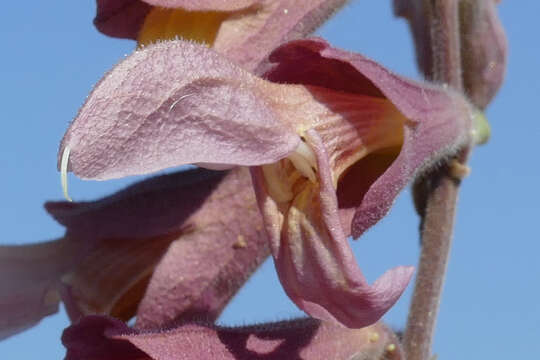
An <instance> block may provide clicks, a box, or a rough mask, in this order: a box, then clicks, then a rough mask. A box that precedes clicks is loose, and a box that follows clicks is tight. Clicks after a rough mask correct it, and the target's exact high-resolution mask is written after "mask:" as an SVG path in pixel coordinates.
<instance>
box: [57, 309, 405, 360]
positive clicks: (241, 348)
mask: <svg viewBox="0 0 540 360" xmlns="http://www.w3.org/2000/svg"><path fill="white" fill-rule="evenodd" d="M62 342H63V343H64V345H65V346H66V348H67V354H66V360H93V359H115V360H135V359H137V360H158V359H159V360H201V359H213V360H253V359H265V360H281V359H310V360H327V359H335V360H351V359H366V360H376V359H383V358H384V359H388V360H400V359H403V358H404V357H403V352H402V350H401V348H400V346H399V343H398V339H397V338H396V337H395V335H394V334H393V333H392V331H391V330H389V329H388V328H387V327H386V326H384V325H383V324H380V323H377V324H374V325H372V326H369V327H365V328H362V329H347V328H344V327H341V326H337V325H335V324H331V323H328V322H319V321H317V320H314V319H310V318H308V319H297V320H291V321H282V322H278V323H272V324H259V325H254V326H245V327H237V328H231V327H220V326H215V325H210V324H202V323H187V324H181V325H179V326H176V327H174V328H167V329H160V330H159V331H157V330H153V331H141V330H137V329H131V328H129V327H128V326H126V325H125V324H124V323H122V322H121V321H118V320H116V319H112V318H108V317H103V316H88V317H85V318H83V319H81V321H80V322H79V323H77V324H74V325H72V326H71V327H69V328H67V329H66V330H65V331H64V334H63V336H62ZM97 344H99V346H96V345H97Z"/></svg>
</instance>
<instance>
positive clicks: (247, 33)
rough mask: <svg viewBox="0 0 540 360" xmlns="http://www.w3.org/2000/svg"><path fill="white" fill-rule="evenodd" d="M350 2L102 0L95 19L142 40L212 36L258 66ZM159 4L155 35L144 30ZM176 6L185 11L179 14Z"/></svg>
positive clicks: (249, 65)
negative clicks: (272, 52) (176, 11)
mask: <svg viewBox="0 0 540 360" xmlns="http://www.w3.org/2000/svg"><path fill="white" fill-rule="evenodd" d="M345 3H346V0H235V1H222V0H206V1H194V0H168V1H167V0H144V1H143V0H97V5H98V6H97V14H96V18H95V20H94V23H95V25H96V27H97V28H98V29H99V30H100V31H101V32H103V33H105V34H106V35H109V36H114V37H122V38H130V39H138V40H139V41H140V40H141V39H142V40H143V41H142V43H149V42H155V41H157V40H167V39H173V38H174V37H176V36H178V37H182V38H186V39H191V40H203V39H205V40H209V41H208V43H209V44H212V45H214V47H215V49H216V50H218V51H219V52H221V53H222V54H224V55H226V56H227V57H229V58H230V59H232V60H234V61H235V62H237V63H238V64H240V65H242V66H243V67H244V68H246V69H248V70H253V69H255V68H256V67H257V66H258V65H260V63H261V61H263V60H264V59H265V58H266V56H267V55H268V54H269V53H270V52H271V51H272V50H273V49H274V48H275V47H276V46H278V45H279V44H281V43H283V42H286V41H289V40H293V39H298V38H302V37H304V36H306V35H308V34H310V33H312V32H313V31H315V29H316V28H317V27H319V26H320V25H321V24H322V23H323V22H324V21H326V20H327V19H328V18H329V17H330V16H331V15H332V14H333V13H334V12H336V11H337V10H338V9H339V8H340V7H342V6H343V5H344V4H345ZM157 8H159V9H162V10H163V11H164V12H163V14H162V15H163V16H162V17H156V19H152V20H158V22H161V24H159V23H155V24H152V27H153V30H151V31H150V34H144V31H145V30H143V29H146V26H147V25H148V24H146V23H145V22H146V21H147V20H148V19H147V16H148V14H149V13H150V11H151V10H152V9H157ZM175 10H178V11H180V13H179V15H181V16H179V17H178V18H177V17H175V14H174V11H175ZM170 11H173V12H172V13H171V12H170ZM158 18H159V19H158ZM179 21H180V22H182V23H178V22H179ZM171 22H174V23H171ZM141 34H142V35H143V37H142V38H141ZM150 40H152V41H150Z"/></svg>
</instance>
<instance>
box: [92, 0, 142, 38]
mask: <svg viewBox="0 0 540 360" xmlns="http://www.w3.org/2000/svg"><path fill="white" fill-rule="evenodd" d="M96 5H97V9H96V17H95V18H94V25H95V26H96V28H97V29H98V30H99V31H101V32H102V33H104V34H106V35H109V36H113V37H118V38H129V39H135V38H136V37H137V34H138V33H139V29H140V28H141V26H142V25H143V23H144V19H145V18H146V15H147V14H148V12H149V11H150V9H152V6H151V5H149V4H147V3H145V2H143V1H140V0H96Z"/></svg>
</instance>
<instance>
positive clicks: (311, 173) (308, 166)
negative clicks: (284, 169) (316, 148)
mask: <svg viewBox="0 0 540 360" xmlns="http://www.w3.org/2000/svg"><path fill="white" fill-rule="evenodd" d="M288 159H289V160H291V162H292V163H293V165H294V167H295V168H296V169H297V170H298V171H300V172H301V173H302V175H304V176H305V177H307V178H308V179H309V180H311V181H312V182H316V181H317V176H316V171H317V159H316V158H315V154H314V153H313V151H312V150H311V148H310V147H309V146H308V145H307V144H306V143H305V142H303V141H301V142H300V144H299V145H298V147H297V148H296V150H295V151H294V152H293V153H292V154H290V155H289V156H288Z"/></svg>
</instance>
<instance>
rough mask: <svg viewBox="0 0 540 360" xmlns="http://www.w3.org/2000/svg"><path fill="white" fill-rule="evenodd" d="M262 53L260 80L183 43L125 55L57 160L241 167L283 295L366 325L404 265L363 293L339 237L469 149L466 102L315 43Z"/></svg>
mask: <svg viewBox="0 0 540 360" xmlns="http://www.w3.org/2000/svg"><path fill="white" fill-rule="evenodd" d="M269 59H270V62H271V63H270V64H269V67H268V72H267V73H266V74H265V77H266V78H267V79H268V80H263V79H261V78H258V77H256V76H254V75H252V74H250V73H248V72H246V71H245V70H243V69H242V68H239V67H238V66H236V65H235V64H234V63H231V62H230V61H228V60H227V59H225V58H224V57H222V56H220V55H219V54H217V53H216V52H214V51H212V50H210V49H208V48H206V47H204V46H199V45H195V44H192V43H188V42H183V41H169V42H162V43H159V44H155V45H152V46H148V47H146V48H144V49H142V50H139V51H136V52H135V53H134V54H133V55H131V56H130V57H129V58H127V59H126V60H125V61H123V62H122V63H120V64H119V65H118V66H117V67H116V68H114V69H113V70H112V71H111V72H110V73H109V74H108V75H106V76H105V78H104V79H103V80H102V81H101V82H100V83H99V84H98V86H96V88H95V89H94V90H93V91H92V93H91V94H90V96H89V98H88V99H87V101H86V103H85V104H84V106H83V107H82V109H81V111H80V112H79V114H78V116H77V118H76V119H75V120H74V122H73V123H72V124H71V126H70V128H69V129H68V131H67V133H66V135H65V136H64V139H63V140H62V144H61V148H60V155H59V163H64V164H66V165H67V166H68V167H67V169H70V170H71V171H73V172H74V173H75V174H76V175H78V176H80V177H82V178H87V179H99V180H104V179H110V178H116V177H122V176H127V175H133V174H142V173H149V172H153V171H157V170H159V169H163V168H167V167H171V166H177V165H181V164H190V163H198V164H202V165H204V166H206V167H210V168H227V167H232V166H237V165H240V166H249V167H251V168H252V170H251V171H252V177H253V183H254V188H255V191H256V194H257V199H258V203H259V208H260V210H261V213H262V215H263V218H264V222H265V226H266V230H267V233H268V236H269V240H270V247H271V249H272V254H273V256H274V260H275V263H276V268H277V271H278V274H279V276H280V279H281V282H282V284H283V286H284V288H285V291H286V292H287V294H288V295H289V296H290V298H291V299H292V300H293V301H294V302H295V303H296V304H297V305H298V306H299V307H300V308H302V309H303V310H305V311H306V312H307V313H309V314H310V315H312V316H314V317H317V318H320V319H328V320H335V321H336V320H337V321H338V322H341V323H342V324H345V325H346V326H348V327H363V326H367V325H369V324H372V323H374V322H376V321H377V320H378V319H379V318H380V317H381V316H382V315H383V314H384V313H385V312H386V311H387V310H388V309H389V308H390V307H391V306H392V305H393V304H394V303H395V301H397V299H398V298H399V296H400V295H401V293H402V292H403V290H404V289H405V287H406V285H407V283H408V281H409V279H410V277H411V276H412V271H413V269H412V268H411V267H397V268H394V269H392V270H390V271H388V272H386V273H385V274H383V275H382V276H381V277H380V278H379V279H378V280H377V281H375V283H374V284H372V285H369V284H368V283H367V281H366V280H365V278H364V277H363V275H362V273H361V271H360V269H359V268H358V267H357V266H356V264H355V262H354V257H353V254H352V252H351V249H350V247H349V245H348V242H347V239H346V238H347V236H348V235H350V234H352V235H353V236H355V237H357V236H359V235H360V234H361V233H362V232H363V231H365V230H366V229H367V228H368V227H370V226H371V225H373V224H374V223H376V222H377V221H378V220H379V219H380V218H382V217H383V216H384V215H385V214H386V213H387V212H388V210H389V209H390V207H391V205H392V203H393V201H394V198H395V197H396V195H397V194H398V192H399V191H400V190H401V189H402V188H403V187H404V186H405V185H406V184H407V182H408V181H409V180H411V179H412V178H413V176H415V175H416V174H417V173H419V172H420V171H421V170H422V169H423V168H426V167H428V166H431V165H434V164H435V163H436V162H437V161H439V160H441V159H442V158H444V157H445V156H450V155H451V154H454V153H455V152H456V151H457V150H458V149H459V148H460V147H461V146H462V145H465V144H468V143H469V142H471V141H472V136H471V133H472V131H471V116H472V108H471V106H470V105H469V104H468V103H467V101H466V100H464V98H463V97H462V96H460V95H458V94H457V93H454V92H452V91H450V90H448V89H446V88H441V87H436V86H434V85H429V84H421V83H417V82H413V81H410V80H406V79H404V78H402V77H399V76H397V75H395V74H393V73H391V72H389V71H388V70H386V69H384V68H383V67H381V66H380V65H378V64H376V63H375V62H373V61H371V60H368V59H366V58H364V57H363V56H361V55H358V54H353V53H350V52H346V51H342V50H338V49H334V48H331V47H330V46H329V45H328V44H327V43H326V42H324V41H323V40H320V39H311V40H303V41H293V42H290V43H288V44H285V45H283V46H281V47H280V48H278V49H277V50H276V51H274V52H273V53H272V54H271V55H270V58H269ZM269 80H270V81H269ZM65 154H70V155H69V156H70V157H69V161H67V159H66V158H65V157H64V156H63V155H65ZM62 160H63V161H62ZM64 170H66V169H64Z"/></svg>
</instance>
